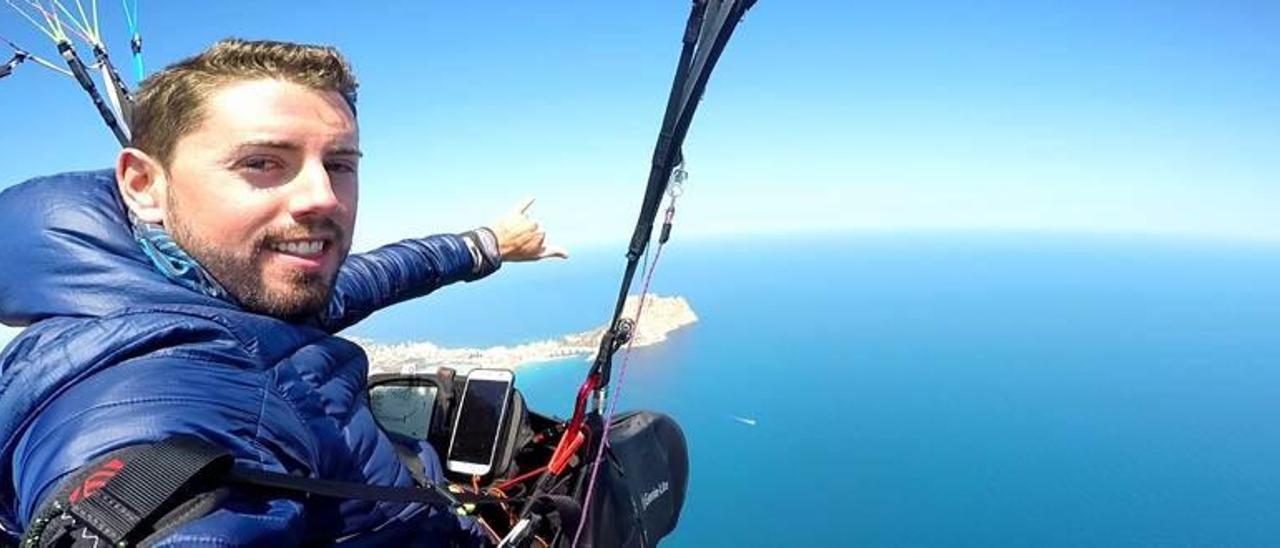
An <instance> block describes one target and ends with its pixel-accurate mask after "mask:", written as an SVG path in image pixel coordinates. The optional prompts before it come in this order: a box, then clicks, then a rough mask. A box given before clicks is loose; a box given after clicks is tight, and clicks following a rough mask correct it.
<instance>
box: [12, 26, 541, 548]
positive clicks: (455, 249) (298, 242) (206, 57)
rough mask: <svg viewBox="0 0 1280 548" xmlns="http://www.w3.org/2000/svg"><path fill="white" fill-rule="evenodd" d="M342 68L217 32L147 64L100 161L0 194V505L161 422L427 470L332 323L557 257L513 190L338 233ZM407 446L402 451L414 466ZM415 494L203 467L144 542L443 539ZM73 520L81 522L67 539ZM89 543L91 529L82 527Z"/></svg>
mask: <svg viewBox="0 0 1280 548" xmlns="http://www.w3.org/2000/svg"><path fill="white" fill-rule="evenodd" d="M355 89H356V83H355V80H354V77H353V76H352V74H351V71H350V69H349V67H348V66H347V63H346V61H345V60H344V59H343V58H342V57H341V55H339V54H338V53H337V52H336V51H334V50H333V49H331V48H325V47H315V46H303V45H296V44H286V43H276V42H246V41H238V40H228V41H223V42H220V43H218V44H216V45H214V46H213V47H211V48H210V49H209V50H207V51H205V52H204V53H201V54H200V55H198V56H196V57H193V58H191V59H188V60H185V61H182V62H180V63H178V64H176V65H174V66H171V67H169V68H167V69H165V70H164V71H162V72H160V73H157V74H156V75H154V76H152V77H151V78H149V79H147V80H146V81H145V82H144V83H143V84H142V86H141V87H140V89H139V91H138V96H137V107H136V110H135V112H134V118H133V128H132V129H133V143H132V145H133V146H131V147H129V148H126V149H124V150H123V151H121V152H120V154H119V156H118V158H117V161H116V166H115V169H114V171H103V172H88V173H74V174H64V175H57V176H52V177H46V178H42V179H36V180H33V181H29V182H27V183H23V184H21V185H17V186H15V187H12V188H10V189H9V190H6V191H5V192H4V193H3V194H0V225H3V226H5V228H6V230H7V233H6V236H5V237H4V238H3V239H0V256H3V257H5V260H4V261H2V262H0V321H3V323H5V324H8V325H22V326H29V327H27V329H26V330H25V331H24V332H23V333H22V334H21V335H19V336H18V337H17V338H16V339H15V340H14V341H13V342H12V343H10V345H9V346H8V347H7V348H6V349H5V353H4V355H3V357H2V358H0V443H3V445H0V527H2V528H3V529H4V531H5V533H6V534H7V535H8V536H10V538H13V537H14V536H16V535H17V534H20V533H21V532H22V531H23V530H24V529H25V528H26V527H28V524H29V523H31V522H32V520H33V519H37V516H40V515H44V514H45V511H44V510H45V509H49V508H56V506H55V505H56V504H59V503H62V502H67V501H72V502H74V500H75V499H76V497H79V496H82V495H83V496H87V493H88V491H90V490H91V489H92V488H93V481H94V480H93V478H92V477H89V478H88V479H85V478H84V477H82V476H84V475H85V474H87V471H89V470H94V468H92V467H93V466H98V465H100V463H102V462H106V463H107V464H108V465H109V464H110V461H109V459H110V458H114V457H113V455H120V454H122V453H121V451H124V452H127V451H128V450H129V449H128V448H130V447H134V446H139V445H141V444H148V443H153V442H156V441H159V440H163V439H166V438H169V437H172V436H175V435H189V436H196V437H199V438H203V439H204V440H206V441H208V442H212V443H213V444H216V445H218V446H220V447H223V448H226V449H227V450H229V451H230V452H231V453H232V454H233V455H234V456H235V457H236V460H237V462H238V463H239V464H240V465H241V466H246V467H256V468H261V469H267V470H272V471H277V472H287V473H291V474H297V475H304V476H309V477H315V478H325V479H335V480H343V481H349V482H361V483H367V484H377V485H397V486H408V485H412V484H413V483H414V479H413V478H412V474H411V473H410V472H409V471H408V468H407V467H406V464H405V462H404V461H403V459H405V458H406V457H405V455H406V454H407V455H409V457H407V458H411V459H415V460H416V461H417V462H414V463H412V464H413V465H414V467H415V468H421V469H424V470H425V471H426V476H427V477H429V478H431V479H434V480H437V481H438V480H440V479H441V478H440V467H439V460H438V459H439V458H438V456H437V455H436V454H435V453H434V451H433V450H432V449H431V447H430V446H429V445H427V444H425V443H423V444H420V445H418V446H416V447H408V448H407V449H409V451H408V452H406V451H405V450H404V449H406V448H405V447H401V448H399V449H397V448H396V447H394V446H393V445H392V442H391V441H390V440H389V439H388V438H387V436H386V435H384V434H383V433H382V432H381V431H379V430H378V428H377V427H376V426H375V423H374V420H373V418H372V416H371V415H370V412H369V409H368V407H367V404H366V402H365V400H364V397H363V392H364V388H365V377H366V375H367V373H368V371H367V369H368V362H367V359H366V357H365V355H364V353H363V352H362V351H361V350H360V348H359V347H357V346H356V345H354V344H352V343H351V342H349V341H346V340H344V339H342V338H339V337H335V336H333V333H336V332H337V331H339V330H341V329H343V328H345V327H348V326H350V325H352V324H353V323H355V322H357V321H359V320H360V319H362V318H364V317H366V316H367V315H368V314H370V313H371V312H373V311H375V310H377V309H379V308H382V307H385V306H388V305H390V304H394V303H396V302H400V301H403V300H405V299H409V298H414V297H418V296H422V295H425V294H426V293H429V292H431V291H433V290H435V289H437V288H439V287H442V286H444V285H447V284H449V283H452V282H456V281H471V280H477V279H480V278H483V277H485V276H487V275H489V274H490V273H492V272H494V271H495V270H497V269H498V267H499V266H500V265H501V264H502V263H503V262H504V261H532V260H539V259H543V258H548V257H564V256H565V253H564V251H563V250H561V249H557V248H552V247H547V246H546V245H545V235H544V234H543V232H542V231H541V230H540V228H539V227H538V225H537V223H535V222H533V221H532V220H531V219H529V218H528V217H527V216H526V215H525V213H526V210H527V209H528V206H529V204H527V203H526V204H524V205H523V207H519V208H517V209H516V210H515V211H513V212H512V213H510V214H509V215H507V216H506V217H504V218H502V219H500V220H499V221H498V222H496V223H494V224H493V225H492V226H491V227H490V228H480V229H477V230H474V231H470V232H465V233H462V234H445V235H437V236H430V237H426V238H417V239H409V240H404V241H402V242H398V243H395V244H391V245H388V246H385V247H383V248H380V249H377V250H375V251H372V252H370V253H365V254H357V255H352V256H348V251H349V250H350V247H351V238H352V230H353V229H354V227H355V221H356V210H357V203H358V191H359V164H360V157H361V151H360V138H359V126H358V124H357V119H356V111H355ZM419 465H420V466H419ZM473 529H474V528H472V527H470V526H469V524H468V523H466V522H464V521H463V520H460V519H459V518H456V517H454V516H452V515H448V514H445V513H442V512H439V511H437V510H435V509H433V508H426V507H422V506H419V505H406V504H398V503H389V502H388V503H383V502H379V503H375V502H368V501H355V500H345V501H340V500H333V499H307V500H294V499H287V498H273V497H272V496H269V495H264V494H262V493H254V492H246V491H237V490H226V489H224V490H220V491H218V492H217V493H212V494H210V493H206V494H205V495H202V496H201V497H199V498H198V499H193V502H192V503H191V504H187V505H185V506H181V507H180V508H179V509H178V510H175V511H174V512H173V513H171V514H169V515H168V516H166V517H165V519H163V520H161V522H159V523H155V524H151V530H150V531H149V532H148V535H147V538H146V540H147V541H148V542H154V543H157V545H182V544H205V545H209V544H213V545H228V546H242V545H267V544H271V545H280V546H284V545H296V544H304V543H305V544H313V543H318V542H330V541H334V540H341V541H344V542H350V543H355V544H360V543H364V544H394V545H410V544H426V545H453V544H469V543H475V542H479V541H480V537H479V536H478V535H476V534H474V533H473ZM84 542H89V541H87V540H86V541H84ZM93 542H95V543H96V542H97V541H96V540H93Z"/></svg>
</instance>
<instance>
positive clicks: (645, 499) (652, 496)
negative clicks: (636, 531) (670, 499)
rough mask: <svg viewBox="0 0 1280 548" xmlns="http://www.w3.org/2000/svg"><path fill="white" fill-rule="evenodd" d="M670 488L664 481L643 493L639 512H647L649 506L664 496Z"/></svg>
mask: <svg viewBox="0 0 1280 548" xmlns="http://www.w3.org/2000/svg"><path fill="white" fill-rule="evenodd" d="M670 488H671V486H670V485H668V484H667V482H665V481H664V482H662V483H659V484H658V486H657V487H654V488H653V490H652V491H649V492H648V493H645V494H644V495H643V496H641V497H640V510H641V511H644V510H648V509H649V505H650V504H653V501H655V500H658V497H661V496H662V495H664V494H666V493H667V491H668V490H669V489H670Z"/></svg>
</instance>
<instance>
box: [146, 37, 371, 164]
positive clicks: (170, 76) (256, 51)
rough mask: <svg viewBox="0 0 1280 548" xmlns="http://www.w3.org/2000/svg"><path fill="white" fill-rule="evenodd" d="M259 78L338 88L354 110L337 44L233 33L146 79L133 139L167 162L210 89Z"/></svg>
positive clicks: (199, 119) (351, 79) (199, 117)
mask: <svg viewBox="0 0 1280 548" xmlns="http://www.w3.org/2000/svg"><path fill="white" fill-rule="evenodd" d="M258 79H275V80H283V81H286V82H292V83H295V84H298V85H302V86H306V87H308V88H311V89H315V90H319V91H332V92H337V93H338V94H340V95H342V97H343V98H344V99H345V100H346V102H347V105H348V106H349V107H351V114H352V116H355V112H356V87H357V84H356V78H355V74H354V73H353V72H352V70H351V65H350V64H349V63H347V60H346V58H345V57H343V56H342V54H341V53H339V52H338V50H337V49H335V48H332V47H329V46H313V45H307V44H294V43H289V42H274V41H268V40H259V41H249V40H240V39H235V38H229V39H226V40H222V41H219V42H218V43H216V44H214V45H212V46H210V47H209V49H206V50H204V51H203V52H201V53H200V54H199V55H196V56H194V57H190V58H188V59H184V60H182V61H179V62H178V63H175V64H173V65H170V66H169V67H167V68H165V69H164V70H162V71H160V72H157V73H155V74H153V75H151V76H150V77H148V78H147V79H146V80H144V81H143V82H142V84H141V85H140V86H139V88H138V92H137V94H136V96H135V105H134V109H133V115H132V120H131V122H132V123H131V124H130V125H131V126H132V127H131V130H132V131H131V134H132V139H131V145H132V146H133V147H134V148H136V149H138V150H141V151H143V152H146V153H147V154H149V155H151V156H152V157H153V158H156V159H157V160H159V161H160V162H161V164H163V165H164V166H166V167H167V166H169V165H170V162H171V161H172V160H173V150H174V147H175V146H176V145H177V142H178V140H179V139H181V138H182V136H183V135H186V134H187V133H190V132H191V131H194V130H195V129H196V128H198V127H199V126H200V124H201V123H203V121H204V118H203V117H204V105H205V101H206V100H207V99H208V98H209V96H210V95H212V94H213V93H214V92H215V91H217V90H218V89H220V88H222V87H224V86H226V85H228V84H231V83H235V82H242V81H246V80H258Z"/></svg>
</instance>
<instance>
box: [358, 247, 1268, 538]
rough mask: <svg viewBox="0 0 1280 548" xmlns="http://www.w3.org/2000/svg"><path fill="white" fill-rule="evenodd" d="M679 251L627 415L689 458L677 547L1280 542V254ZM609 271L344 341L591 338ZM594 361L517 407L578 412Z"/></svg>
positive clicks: (446, 306)
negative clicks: (662, 333) (673, 438)
mask: <svg viewBox="0 0 1280 548" xmlns="http://www.w3.org/2000/svg"><path fill="white" fill-rule="evenodd" d="M664 253H665V256H664V258H663V264H662V267H661V268H660V269H659V271H658V276H657V278H656V280H655V284H654V290H655V291H656V292H658V293H660V294H664V295H668V294H680V295H683V296H685V297H687V298H688V299H689V301H690V303H691V304H692V306H693V308H694V310H695V311H696V312H697V313H698V315H699V317H700V321H699V322H698V323H697V324H695V325H694V326H692V327H690V328H686V329H684V330H682V331H680V332H678V333H677V334H676V335H675V336H674V337H673V338H672V339H671V340H670V341H669V342H668V343H666V344H664V345H661V346H657V347H651V348H646V349H642V350H638V351H637V352H636V354H635V355H634V356H633V359H632V362H631V366H630V369H629V371H628V372H627V379H626V382H625V385H624V388H623V394H622V396H621V397H622V406H623V407H624V408H650V409H659V410H663V411H666V412H668V413H670V414H671V415H673V416H675V417H676V418H677V419H678V420H679V422H680V423H681V425H682V426H683V427H684V429H685V432H686V434H687V436H688V438H689V445H690V452H691V466H692V471H691V479H690V487H689V498H688V501H687V504H686V506H685V511H684V514H683V515H682V518H681V523H680V527H679V528H678V529H677V531H676V532H675V533H674V534H673V535H672V536H670V537H669V539H668V541H667V542H666V543H664V545H667V546H778V545H788V546H794V545H971V546H989V545H1036V546H1080V545H1090V546H1094V545H1117V544H1124V545H1133V544H1142V545H1150V544H1161V545H1167V544H1174V545H1188V544H1195V545H1204V544H1212V545H1278V544H1280V464H1277V463H1280V428H1277V427H1276V417H1277V415H1278V411H1280V283H1277V280H1280V245H1277V244H1259V243H1239V242H1221V241H1192V240H1172V239H1159V238H1120V237H1102V236H1057V235H1008V234H1005V235H1002V234H968V235H954V234H950V235H949V234H928V233H919V234H878V235H859V236H823V237H806V238H794V239H788V238H776V239H773V240H765V241H761V240H756V239H752V240H747V239H742V240H724V241H715V242H696V243H686V242H680V241H679V240H676V242H675V245H673V246H672V247H670V248H669V249H667V250H666V251H665V252H664ZM621 265H622V257H621V253H620V252H617V253H612V252H610V253H596V254H592V253H587V254H584V255H583V256H580V257H575V259H574V260H572V261H569V262H567V263H562V264H555V265H541V264H540V265H511V266H509V267H505V268H507V269H508V270H509V272H503V273H502V274H501V276H499V277H495V278H494V279H492V280H486V281H484V282H481V283H478V284H474V285H472V286H469V287H461V288H457V287H454V288H448V289H445V290H442V291H441V292H440V293H439V294H437V295H433V296H430V297H428V298H426V299H422V300H419V301H416V302H413V303H409V304H405V305H401V306H398V307H395V308H393V309H390V310H387V311H384V312H382V313H380V314H379V315H377V316H375V317H374V318H371V319H370V320H369V321H367V322H366V323H364V324H362V325H361V326H359V327H358V328H356V329H353V330H351V331H350V332H349V333H350V334H353V335H359V336H365V337H370V338H374V339H378V340H384V341H398V340H415V339H428V340H432V341H436V342H439V343H442V344H449V345H469V346H475V345H487V344H509V343H511V342H518V341H529V340H537V339H542V338H546V337H550V336H555V335H559V334H563V333H566V332H571V331H578V330H582V329H585V328H587V327H590V326H593V325H597V324H600V323H603V321H604V319H605V318H606V317H607V315H608V313H609V312H610V306H611V299H612V297H613V293H614V292H615V291H616V284H617V283H618V281H617V280H618V275H619V274H620V270H621ZM586 365H587V364H586V363H585V362H580V361H564V362H553V363H547V364H541V365H537V366H533V367H530V368H526V369H522V370H521V371H520V372H519V373H518V375H519V377H520V379H519V384H520V385H521V386H522V387H523V389H524V391H525V392H526V394H527V396H528V398H529V400H530V402H531V404H532V405H533V406H534V407H535V408H538V409H539V410H543V411H553V412H560V413H567V410H568V406H569V402H570V398H571V395H572V393H573V391H574V389H575V388H576V386H577V385H578V383H579V382H581V379H582V375H583V373H584V371H585V368H586ZM735 416H739V417H748V418H753V419H756V420H757V421H758V422H757V425H756V426H748V425H746V424H743V423H741V422H738V421H736V420H735V419H734V417H735Z"/></svg>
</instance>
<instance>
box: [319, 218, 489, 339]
mask: <svg viewBox="0 0 1280 548" xmlns="http://www.w3.org/2000/svg"><path fill="white" fill-rule="evenodd" d="M486 270H488V271H486ZM491 271H492V270H490V269H478V268H476V260H475V258H474V257H473V255H472V252H471V251H470V250H469V249H468V247H467V244H466V241H465V240H464V239H463V236H461V235H453V234H439V235H436V236H428V237H426V238H416V239H409V240H403V241H401V242H397V243H394V244H390V245H386V246H382V247H380V248H378V249H375V250H373V251H370V252H368V253H360V254H356V255H351V256H350V257H347V261H346V262H345V263H344V264H343V265H342V268H341V269H340V270H339V271H338V278H337V280H336V281H335V282H334V287H333V297H332V298H331V300H330V301H329V307H328V308H327V309H326V310H325V311H324V313H323V314H322V315H321V316H320V318H319V322H320V326H321V328H323V329H324V330H325V331H328V332H329V333H337V332H338V331H341V330H343V329H346V328H347V327H350V326H351V325H354V324H355V323H356V322H359V321H360V320H362V319H364V318H365V317H367V316H368V315H369V314H372V313H374V312H376V311H378V310H379V309H382V308H385V307H387V306H391V305H393V304H396V303H399V302H402V301H406V300H408V299H413V298H416V297H421V296H423V295H426V294H428V293H431V292H432V291H435V290H436V289H439V288H440V287H443V286H446V285H449V284H451V283H454V282H457V281H472V280H476V279H479V278H482V277H484V276H486V275H488V274H489V273H490V272H491Z"/></svg>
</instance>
